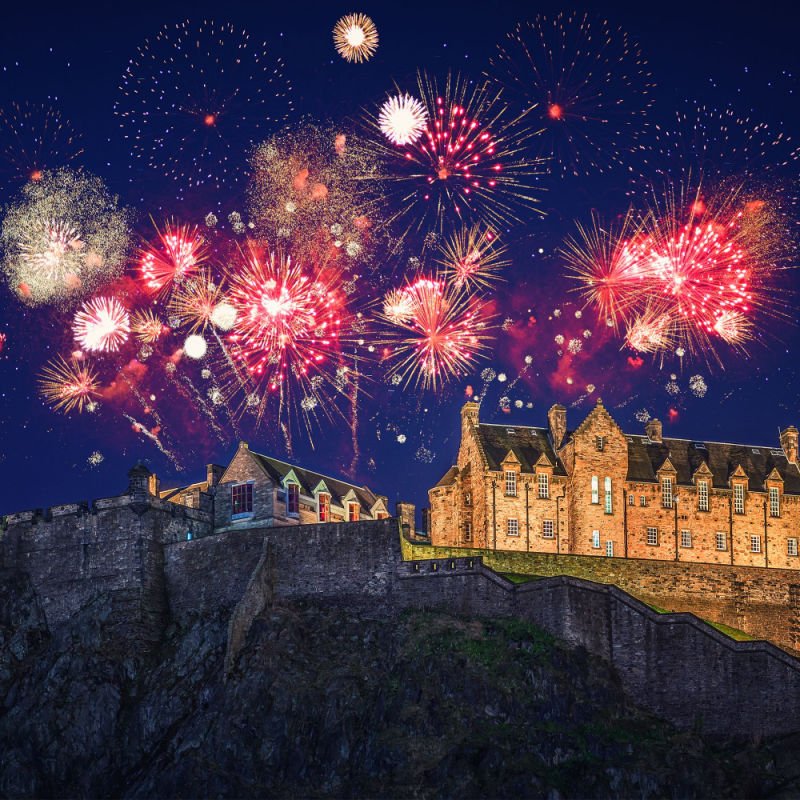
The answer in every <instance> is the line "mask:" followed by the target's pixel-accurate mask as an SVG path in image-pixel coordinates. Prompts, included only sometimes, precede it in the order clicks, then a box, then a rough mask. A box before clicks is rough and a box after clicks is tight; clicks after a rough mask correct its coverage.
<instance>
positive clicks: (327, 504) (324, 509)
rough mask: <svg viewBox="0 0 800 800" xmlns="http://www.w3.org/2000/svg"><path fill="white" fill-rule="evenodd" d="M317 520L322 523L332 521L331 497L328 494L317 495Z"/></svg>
mask: <svg viewBox="0 0 800 800" xmlns="http://www.w3.org/2000/svg"><path fill="white" fill-rule="evenodd" d="M317 519H318V520H319V521H320V522H330V521H331V496H330V495H329V494H327V493H326V492H320V493H319V494H318V495H317Z"/></svg>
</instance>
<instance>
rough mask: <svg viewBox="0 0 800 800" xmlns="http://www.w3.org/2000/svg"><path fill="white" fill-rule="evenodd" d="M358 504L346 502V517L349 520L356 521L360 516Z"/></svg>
mask: <svg viewBox="0 0 800 800" xmlns="http://www.w3.org/2000/svg"><path fill="white" fill-rule="evenodd" d="M359 512H360V506H359V505H358V503H348V504H347V519H348V520H349V521H350V522H358V519H359V517H360V513H359Z"/></svg>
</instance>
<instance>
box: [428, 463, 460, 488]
mask: <svg viewBox="0 0 800 800" xmlns="http://www.w3.org/2000/svg"><path fill="white" fill-rule="evenodd" d="M457 476H458V467H450V469H449V470H447V472H445V474H444V475H443V476H442V478H441V480H440V481H439V482H438V483H437V484H436V486H452V485H453V484H454V483H455V482H456V477H457ZM436 486H434V487H433V488H434V489H435V488H436Z"/></svg>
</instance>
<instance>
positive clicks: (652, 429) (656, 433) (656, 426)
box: [644, 419, 663, 444]
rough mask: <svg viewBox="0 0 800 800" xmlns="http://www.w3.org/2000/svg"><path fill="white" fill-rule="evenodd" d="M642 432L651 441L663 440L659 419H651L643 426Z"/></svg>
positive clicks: (659, 441)
mask: <svg viewBox="0 0 800 800" xmlns="http://www.w3.org/2000/svg"><path fill="white" fill-rule="evenodd" d="M644 432H645V433H646V434H647V438H648V439H650V441H651V442H658V443H659V444H660V443H661V442H662V441H663V438H662V435H661V434H662V428H661V421H660V420H657V419H651V420H650V422H648V423H647V425H645V426H644Z"/></svg>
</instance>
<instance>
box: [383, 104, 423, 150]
mask: <svg viewBox="0 0 800 800" xmlns="http://www.w3.org/2000/svg"><path fill="white" fill-rule="evenodd" d="M427 122H428V111H427V109H426V108H425V106H424V105H423V104H422V102H420V101H419V100H417V98H416V97H412V96H411V95H410V94H398V95H395V96H394V97H390V98H389V99H388V100H387V101H386V102H385V103H384V104H383V105H382V106H381V110H380V113H379V115H378V125H379V127H380V129H381V132H382V133H383V135H384V136H386V138H387V139H388V140H389V141H390V142H392V143H393V144H398V145H406V144H412V143H413V142H416V141H417V139H419V137H420V136H422V134H423V132H424V131H425V126H426V124H427Z"/></svg>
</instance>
